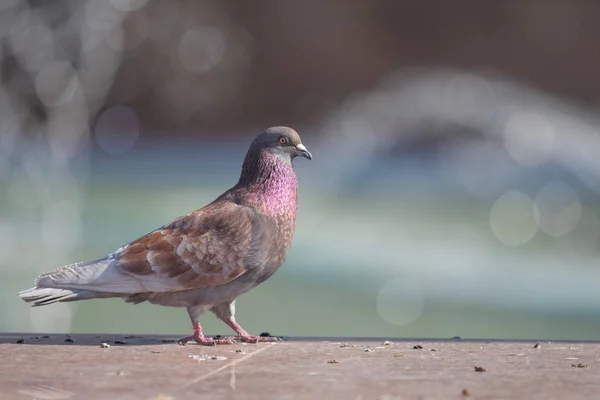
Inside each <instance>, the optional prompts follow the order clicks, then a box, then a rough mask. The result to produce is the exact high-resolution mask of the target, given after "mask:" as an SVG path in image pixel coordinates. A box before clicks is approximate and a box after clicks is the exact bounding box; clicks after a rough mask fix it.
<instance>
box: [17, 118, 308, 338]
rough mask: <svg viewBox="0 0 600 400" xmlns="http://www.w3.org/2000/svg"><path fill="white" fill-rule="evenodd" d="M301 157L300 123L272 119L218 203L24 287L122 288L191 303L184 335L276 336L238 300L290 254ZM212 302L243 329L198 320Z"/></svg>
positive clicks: (123, 292) (64, 298) (56, 296)
mask: <svg viewBox="0 0 600 400" xmlns="http://www.w3.org/2000/svg"><path fill="white" fill-rule="evenodd" d="M298 156H301V157H305V158H307V159H309V160H311V159H312V155H311V154H310V152H309V151H308V150H307V149H306V147H305V146H304V145H303V144H302V142H301V140H300V136H299V135H298V133H297V132H296V131H295V130H293V129H291V128H288V127H283V126H278V127H272V128H269V129H267V130H266V131H264V132H263V133H261V134H260V135H258V136H257V137H256V138H255V139H254V141H253V142H252V144H251V145H250V148H249V149H248V152H247V153H246V157H245V159H244V162H243V164H242V172H241V175H240V178H239V181H238V182H237V184H236V185H235V186H233V187H232V188H231V189H229V190H227V191H226V192H225V193H223V194H222V195H220V196H219V197H217V198H216V199H215V200H214V201H213V202H212V203H210V204H208V205H206V206H204V207H202V208H200V209H198V210H196V211H193V212H191V213H189V214H187V215H185V216H181V217H179V218H176V219H175V220H174V221H173V222H171V223H169V224H167V225H164V226H162V227H161V228H158V229H157V230H155V231H153V232H150V233H148V234H147V235H145V236H142V237H141V238H139V239H137V240H134V241H132V242H130V243H128V244H126V245H125V246H123V247H121V248H119V249H117V250H116V251H115V252H113V253H111V254H109V255H108V256H106V257H103V258H100V259H97V260H94V261H88V262H80V263H76V264H71V265H66V266H63V267H60V268H57V269H55V270H52V271H50V272H46V273H44V274H42V275H40V276H39V277H38V278H37V279H36V281H35V287H33V288H31V289H28V290H24V291H22V292H19V293H18V295H19V296H20V297H21V298H22V299H23V300H25V301H26V302H28V303H31V304H32V305H33V306H44V305H47V304H52V303H56V302H71V301H78V300H87V299H98V298H115V297H116V298H122V299H124V300H125V301H126V302H128V303H134V304H138V303H142V302H144V301H148V302H150V303H152V304H158V305H162V306H170V307H186V308H187V312H188V314H189V316H190V319H191V321H192V328H193V332H194V334H193V335H192V336H189V337H186V338H184V339H181V340H180V343H181V344H185V343H187V342H189V341H192V340H193V341H195V342H196V343H198V344H201V345H207V346H212V345H215V344H226V343H234V342H236V341H242V342H249V343H256V342H257V341H276V340H277V339H276V338H273V337H262V336H254V335H250V334H249V333H248V332H246V330H244V329H243V328H242V327H241V326H240V325H239V324H238V323H237V322H236V320H235V302H236V299H237V297H238V296H240V295H241V294H243V293H245V292H248V291H249V290H251V289H252V288H254V287H256V286H257V285H259V284H261V283H262V282H264V281H265V280H267V279H269V277H271V276H272V275H273V274H274V273H275V272H276V271H277V270H278V269H279V267H280V266H281V265H282V264H283V262H284V260H285V258H286V255H287V252H288V249H289V248H290V245H291V242H292V236H293V234H294V227H295V222H296V213H297V203H298V182H297V178H296V174H295V172H294V167H293V165H292V161H293V160H294V158H296V157H298ZM206 311H211V312H213V313H214V314H215V315H216V316H217V318H219V319H220V320H222V321H223V322H225V324H227V325H228V326H230V327H231V328H232V329H233V330H234V331H235V332H236V334H237V336H233V337H227V338H210V337H205V336H204V334H203V332H202V326H201V325H200V322H199V319H200V317H201V316H202V315H203V314H204V313H205V312H206Z"/></svg>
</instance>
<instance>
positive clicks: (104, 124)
mask: <svg viewBox="0 0 600 400" xmlns="http://www.w3.org/2000/svg"><path fill="white" fill-rule="evenodd" d="M139 135H140V124H139V121H138V117H137V114H136V113H135V111H133V110H132V109H131V108H129V107H124V106H115V107H111V108H108V109H106V110H105V111H104V112H103V113H102V115H100V117H99V118H98V120H97V121H96V125H95V127H94V136H95V138H96V142H97V143H98V145H99V146H100V148H101V149H102V150H104V151H105V152H107V153H108V154H112V155H118V154H123V153H125V152H127V151H129V150H131V149H132V148H133V146H135V143H136V142H137V140H138V137H139Z"/></svg>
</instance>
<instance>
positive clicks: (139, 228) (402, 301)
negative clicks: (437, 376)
mask: <svg viewBox="0 0 600 400" xmlns="http://www.w3.org/2000/svg"><path fill="white" fill-rule="evenodd" d="M229 161H231V164H230V167H229V169H224V170H222V171H221V172H219V173H217V174H216V178H215V177H214V176H211V178H210V179H209V178H208V176H209V175H210V174H209V173H208V170H207V169H204V168H192V169H187V170H186V171H187V172H181V171H182V165H181V163H183V161H181V162H179V161H177V160H176V159H175V158H173V159H172V161H171V162H170V163H167V164H165V165H166V167H165V170H163V171H162V173H161V175H160V176H158V177H157V178H156V179H147V178H148V176H147V175H145V174H144V173H141V172H140V170H139V169H138V168H139V167H140V165H143V164H144V162H142V161H141V159H137V158H135V157H132V158H131V159H129V161H126V162H125V161H123V162H124V163H125V164H124V165H129V167H125V166H123V168H122V170H121V174H120V175H113V174H112V173H109V174H108V175H106V172H107V169H106V168H102V167H101V168H92V171H95V172H94V173H92V175H91V176H90V177H89V184H88V185H87V186H83V187H84V189H82V190H81V192H80V193H79V194H78V196H81V198H80V200H81V204H82V210H81V214H80V215H79V217H68V216H69V215H71V214H70V211H71V210H70V209H69V207H68V206H66V207H62V208H61V207H58V211H56V210H55V211H52V212H50V214H48V211H45V212H44V211H42V210H43V209H44V207H46V206H47V205H44V204H42V203H41V202H39V201H33V202H28V200H27V199H28V196H27V195H28V194H29V195H31V196H33V195H34V193H35V192H36V190H35V189H34V188H33V187H29V188H21V189H19V190H22V191H23V193H21V195H22V198H23V201H22V202H21V203H20V204H15V203H14V199H15V198H16V197H15V196H16V195H15V194H14V191H15V190H17V189H15V187H14V182H13V183H12V185H13V187H7V186H4V187H2V188H0V189H1V190H0V193H3V194H5V195H6V196H0V199H2V202H0V216H1V217H2V219H1V220H0V221H2V222H1V225H0V226H1V227H2V228H1V229H0V236H1V238H2V243H3V246H2V247H1V249H2V253H3V257H2V259H0V271H2V277H3V279H2V280H1V281H0V299H2V302H3V305H4V307H3V311H2V312H0V331H30V332H33V331H35V332H77V333H85V332H98V333H157V334H158V333H161V334H181V335H184V334H187V333H188V332H189V329H190V323H189V321H188V317H187V313H186V312H185V310H184V309H175V308H165V307H160V306H154V305H149V304H141V305H135V306H133V305H129V304H125V303H124V302H122V301H121V300H118V299H111V300H93V301H86V302H80V303H71V304H55V305H51V306H47V307H40V308H30V307H29V306H28V305H27V304H25V303H24V302H22V301H21V300H20V299H19V298H18V297H17V296H16V292H17V291H19V290H22V289H25V288H28V287H30V286H31V283H32V280H33V279H34V277H35V276H36V275H37V274H38V273H40V272H43V271H46V270H49V269H52V268H54V267H57V266H59V265H62V264H66V263H71V262H75V261H80V260H86V259H93V258H97V257H99V256H102V255H104V254H107V253H108V252H110V251H112V250H114V249H116V248H117V247H119V246H121V245H123V244H125V243H126V242H128V241H130V240H133V239H135V238H137V237H139V236H141V235H142V234H144V233H146V232H148V231H150V230H153V229H155V228H157V227H159V226H161V225H162V224H164V223H166V222H169V221H170V220H171V219H173V218H174V217H176V216H178V215H182V214H185V213H187V212H189V211H191V210H193V209H196V208H199V207H201V206H203V205H204V204H207V203H208V202H210V201H211V200H212V199H213V198H214V197H216V196H217V195H218V194H219V193H221V192H222V191H224V190H225V189H227V188H228V187H229V186H230V185H231V184H233V183H234V182H235V180H236V178H237V168H238V166H237V161H235V160H233V159H231V160H229ZM319 168H320V165H319V162H318V161H316V162H315V163H314V164H304V163H302V164H300V163H298V165H297V173H298V175H299V180H300V184H301V189H300V211H299V216H298V223H297V228H296V235H295V238H294V242H293V245H292V249H291V252H290V254H289V257H288V259H287V261H286V263H285V264H284V266H283V267H282V268H281V270H280V271H279V272H278V273H277V274H276V275H275V276H274V277H273V278H271V279H270V280H268V281H267V282H265V283H263V284H262V285H261V286H259V287H258V288H256V289H255V290H253V291H251V292H250V293H248V294H246V295H243V296H242V297H241V298H240V299H239V300H238V304H237V315H238V321H239V322H240V323H241V324H242V325H243V326H244V327H245V328H246V329H247V330H249V331H251V332H253V333H261V332H264V331H268V332H270V333H272V334H277V335H293V336H393V337H439V338H446V337H453V336H460V337H463V338H517V339H527V338H529V339H571V340H582V339H589V340H598V339H600V315H599V314H598V312H597V310H598V304H600V295H599V293H598V291H597V290H596V285H597V282H598V279H597V278H598V275H599V274H600V270H599V269H598V268H597V266H596V265H595V264H596V262H597V260H598V255H599V251H598V246H597V244H598V243H591V245H590V243H588V239H589V237H590V233H589V232H588V231H586V230H585V229H584V228H585V223H584V222H585V221H584V222H583V223H582V222H580V224H579V225H578V226H577V227H576V228H575V229H573V231H572V232H571V233H569V234H568V235H566V236H565V237H561V238H553V237H551V236H549V235H545V234H543V233H540V232H538V233H537V234H536V235H535V236H534V237H533V238H532V239H531V240H529V241H528V242H527V243H525V244H523V245H522V246H517V247H510V246H505V245H503V244H502V243H501V242H500V241H499V240H498V239H497V238H496V237H495V235H494V233H493V231H492V229H491V228H490V210H491V207H492V203H493V201H489V200H482V199H481V198H475V197H473V196H468V195H456V194H455V195H449V194H446V195H445V196H444V195H443V193H442V192H443V191H441V189H436V190H437V194H435V192H436V190H433V192H432V194H430V195H426V194H421V195H419V196H416V195H414V190H413V188H412V187H411V183H410V182H408V181H406V180H403V179H402V178H401V177H398V178H397V180H396V181H395V182H394V183H396V184H398V189H397V191H396V194H394V195H392V194H390V193H389V192H388V194H386V195H381V194H380V193H378V192H377V191H375V190H373V191H368V190H367V191H358V192H353V191H344V190H337V189H336V190H330V191H326V190H322V187H323V184H322V182H321V183H319V180H318V179H317V178H316V176H317V175H318V171H319ZM128 174H129V175H128ZM194 177H197V179H198V180H202V181H203V182H202V183H201V184H194V183H193V182H191V181H190V180H191V179H194ZM217 181H218V183H217ZM434 186H435V184H434ZM63 189H64V187H63ZM49 190H50V191H52V190H56V191H57V193H55V194H54V195H53V199H54V201H55V202H58V204H62V203H61V202H64V201H68V199H69V197H70V196H73V195H74V194H73V193H74V192H72V191H68V190H67V191H64V193H63V194H61V192H60V191H61V190H62V189H61V186H60V185H58V186H56V187H54V189H53V188H50V189H49ZM11 193H12V194H11ZM411 193H412V194H411ZM75 197H77V196H75ZM7 199H12V200H13V202H12V203H10V202H8V201H7ZM38 200H39V199H38ZM582 203H583V205H584V207H587V208H586V210H588V212H592V213H594V214H596V213H597V212H598V210H597V209H596V208H594V207H592V206H593V203H591V202H587V200H586V199H585V198H582ZM68 204H69V203H67V205H68ZM590 210H591V211H590ZM73 211H74V210H73ZM508 217H510V216H507V218H508ZM582 229H584V230H582ZM517 233H518V232H517ZM62 239H65V240H62ZM69 241H70V242H69ZM203 323H204V324H205V328H206V329H205V330H206V331H207V332H210V333H214V334H228V333H230V332H229V328H228V327H226V326H225V325H224V324H222V323H221V322H219V321H217V320H216V318H215V317H214V316H213V315H212V314H209V315H207V316H206V317H205V318H204V319H203Z"/></svg>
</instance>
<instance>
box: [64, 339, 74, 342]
mask: <svg viewBox="0 0 600 400" xmlns="http://www.w3.org/2000/svg"><path fill="white" fill-rule="evenodd" d="M65 343H74V342H73V339H70V338H66V339H65Z"/></svg>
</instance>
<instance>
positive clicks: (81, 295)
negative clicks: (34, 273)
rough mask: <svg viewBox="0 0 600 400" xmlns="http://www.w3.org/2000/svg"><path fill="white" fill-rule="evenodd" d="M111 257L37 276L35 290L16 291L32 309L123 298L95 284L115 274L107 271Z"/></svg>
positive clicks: (111, 261)
mask: <svg viewBox="0 0 600 400" xmlns="http://www.w3.org/2000/svg"><path fill="white" fill-rule="evenodd" d="M113 261H115V260H114V257H110V256H109V257H105V258H101V259H98V260H94V261H90V262H83V263H77V264H71V265H66V266H64V267H60V268H57V269H55V270H52V271H50V272H46V273H44V274H42V275H40V276H39V277H38V278H37V279H36V281H35V287H33V288H31V289H27V290H23V291H22V292H19V293H18V295H19V297H20V298H22V299H23V300H25V301H26V302H28V303H32V305H33V306H34V307H35V306H45V305H47V304H52V303H57V302H70V301H78V300H88V299H96V298H107V297H122V296H123V294H119V293H114V292H107V291H103V290H102V288H101V287H98V286H97V285H94V283H95V282H98V281H101V280H102V279H103V278H106V277H107V275H112V274H114V269H113V268H110V267H111V265H112V263H113Z"/></svg>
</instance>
